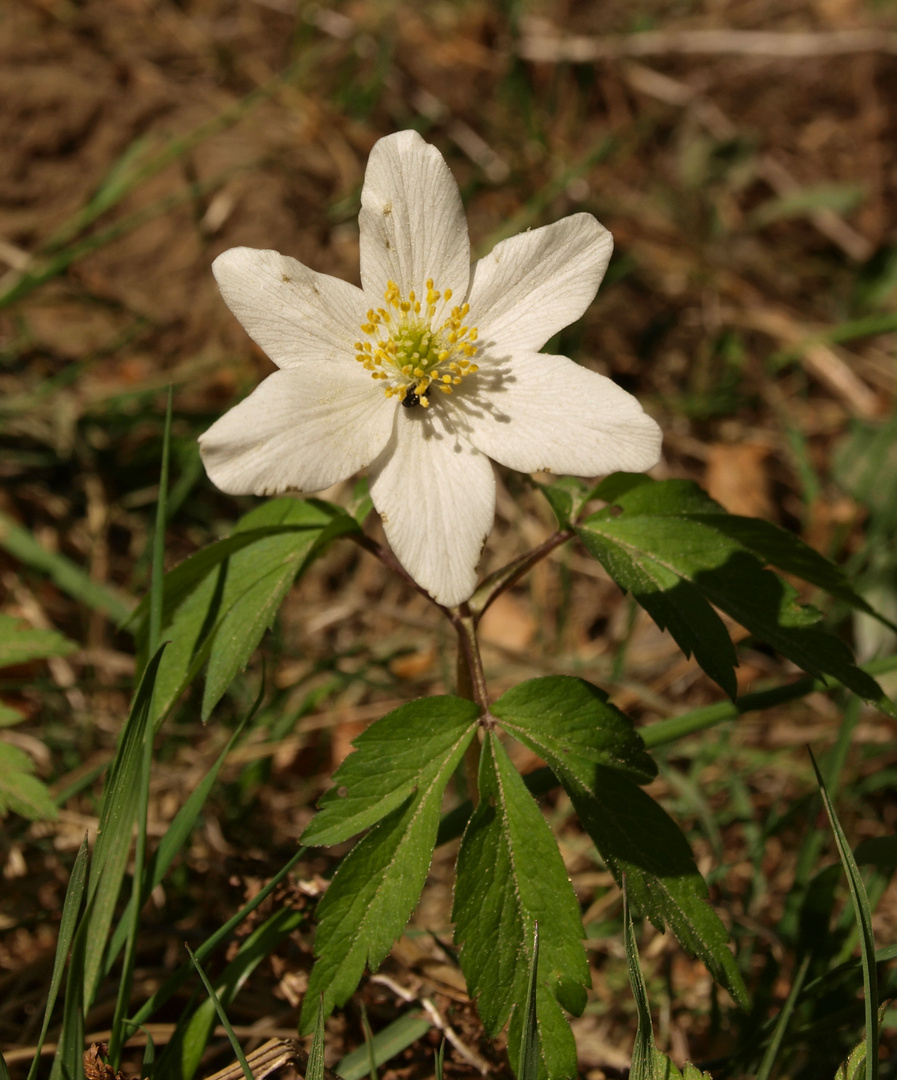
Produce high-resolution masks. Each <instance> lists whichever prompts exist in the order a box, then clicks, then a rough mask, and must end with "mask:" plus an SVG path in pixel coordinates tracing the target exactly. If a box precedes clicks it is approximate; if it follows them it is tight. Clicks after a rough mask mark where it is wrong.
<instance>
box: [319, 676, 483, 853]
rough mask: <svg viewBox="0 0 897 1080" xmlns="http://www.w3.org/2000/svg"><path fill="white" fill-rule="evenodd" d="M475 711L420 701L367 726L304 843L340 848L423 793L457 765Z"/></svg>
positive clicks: (458, 701)
mask: <svg viewBox="0 0 897 1080" xmlns="http://www.w3.org/2000/svg"><path fill="white" fill-rule="evenodd" d="M479 711H480V710H479V708H478V707H477V706H476V705H474V703H473V702H472V701H466V700H465V699H463V698H456V697H433V698H422V699H421V700H419V701H411V702H409V703H408V704H407V705H401V706H400V707H399V708H398V709H396V710H394V711H393V712H391V713H389V714H388V715H387V716H384V717H383V719H382V720H378V721H377V722H376V723H374V724H372V725H371V726H370V727H369V728H368V729H367V731H365V732H364V733H363V734H361V735H359V737H358V738H357V739H356V740H355V741H354V743H353V744H352V745H353V746H355V747H356V748H357V749H356V750H355V753H354V754H350V755H349V756H348V757H347V758H346V760H345V761H344V762H343V763H342V765H340V767H339V768H338V769H337V770H336V772H335V773H334V774H333V784H334V786H333V787H332V788H330V789H329V790H328V791H326V792H325V793H324V795H323V797H322V798H321V800H320V803H319V805H320V807H321V810H320V812H319V813H318V814H317V815H316V816H315V817H314V818H313V819H312V821H311V822H310V824H309V825H308V828H307V829H306V830H305V832H304V833H303V834H302V840H301V842H302V843H303V844H315V845H320V844H339V843H341V842H342V841H344V840H348V839H349V838H350V837H352V836H355V835H356V834H357V833H360V832H361V831H362V830H363V829H367V828H369V827H370V826H371V825H373V824H375V823H376V822H377V821H379V820H380V819H381V818H383V817H385V816H386V815H387V814H388V813H390V812H391V811H392V810H395V809H396V807H398V806H401V805H402V803H404V802H405V800H406V799H407V798H408V796H409V795H410V794H411V793H412V792H413V791H415V790H417V789H418V788H421V787H423V788H428V787H429V786H430V784H432V783H433V782H434V781H435V780H436V779H437V777H439V776H441V775H442V774H443V773H444V771H445V768H446V763H447V762H448V761H458V760H460V757H461V755H462V754H463V753H464V750H465V749H466V747H467V744H468V743H469V742H470V740H471V738H472V737H473V733H474V730H475V728H476V721H477V717H478V716H479Z"/></svg>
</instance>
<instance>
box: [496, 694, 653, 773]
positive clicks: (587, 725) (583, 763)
mask: <svg viewBox="0 0 897 1080" xmlns="http://www.w3.org/2000/svg"><path fill="white" fill-rule="evenodd" d="M490 712H491V713H492V715H493V716H495V717H497V718H498V719H499V720H500V721H501V724H502V727H503V728H504V729H505V730H506V731H508V732H510V733H511V734H512V735H514V737H515V738H517V739H519V740H520V741H521V742H522V743H524V744H525V745H526V746H528V747H529V748H530V749H531V750H533V751H534V752H535V753H536V754H538V755H539V757H541V758H543V759H544V760H545V761H546V762H547V763H548V764H549V765H550V766H551V767H552V769H554V770H555V772H558V770H559V769H561V768H563V769H566V770H567V771H568V772H570V773H571V774H572V775H574V776H576V777H578V778H579V780H580V783H581V784H582V785H583V786H584V787H588V785H589V783H590V782H591V781H592V779H593V777H594V768H593V767H594V766H595V765H606V766H608V767H609V768H612V769H618V770H619V771H620V772H623V773H625V774H626V775H627V776H629V777H631V778H632V779H633V780H635V781H636V782H637V783H641V784H647V783H650V781H651V780H653V779H654V777H655V776H657V766H656V765H655V764H654V759H653V758H652V757H651V755H650V754H649V753H648V751H647V750H646V749H645V744H644V742H642V738H641V736H640V735H639V733H638V732H637V731H636V730H635V728H634V727H633V726H632V721H631V720H630V719H629V717H628V716H626V715H624V714H623V713H621V712H620V710H619V709H617V708H616V707H615V706H614V705H611V704H609V703H608V700H607V694H606V693H605V692H604V691H603V690H601V689H599V687H597V686H593V685H592V684H591V683H588V682H586V681H585V679H577V678H573V677H571V676H567V675H548V676H545V677H544V678H540V679H530V680H528V681H527V682H524V683H520V684H518V685H517V686H514V687H512V688H511V689H510V690H507V691H506V692H505V693H504V694H502V696H501V697H500V698H499V699H498V701H496V702H494V704H493V705H492V706H491V707H490Z"/></svg>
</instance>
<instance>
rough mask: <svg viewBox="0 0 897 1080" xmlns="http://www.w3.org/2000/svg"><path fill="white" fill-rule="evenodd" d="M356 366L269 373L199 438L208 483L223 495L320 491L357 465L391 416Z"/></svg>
mask: <svg viewBox="0 0 897 1080" xmlns="http://www.w3.org/2000/svg"><path fill="white" fill-rule="evenodd" d="M396 407H397V406H396V403H395V401H389V400H387V399H386V398H385V397H384V396H383V393H382V391H381V390H380V389H379V388H378V387H376V386H374V385H373V383H372V382H371V379H370V377H369V375H368V373H367V372H366V371H364V370H363V369H362V368H361V367H360V365H359V366H358V374H357V375H356V373H355V371H354V370H353V369H352V368H348V371H346V370H345V369H344V367H343V365H334V364H333V363H326V362H321V361H309V362H308V363H305V364H303V365H302V367H301V368H299V369H296V368H290V369H287V370H284V371H275V372H274V374H273V375H269V376H268V378H267V379H265V380H264V382H262V383H261V384H260V385H259V386H258V387H257V388H256V389H255V390H254V391H253V392H252V393H251V394H250V395H249V397H248V398H246V399H245V400H243V401H241V402H240V404H239V405H236V406H235V407H234V408H233V409H231V410H230V411H229V412H227V413H225V414H224V416H222V417H221V419H220V420H217V421H216V422H215V423H214V424H213V425H212V426H211V427H210V428H209V430H208V431H207V432H205V434H204V435H201V436H200V438H199V448H200V453H201V455H202V460H203V464H204V465H205V467H206V472H207V473H208V474H209V477H210V478H211V480H212V483H213V484H215V486H216V487H218V488H220V489H221V490H222V491H226V492H228V494H230V495H274V494H276V493H277V492H281V491H288V490H296V491H322V490H323V489H324V488H326V487H330V485H331V484H335V483H336V482H337V481H338V480H345V479H346V478H347V477H349V476H351V475H352V474H353V473H356V472H358V470H359V469H362V468H364V466H366V465H368V464H369V463H370V462H371V461H373V460H374V458H375V457H376V456H377V455H378V454H379V453H380V451H381V450H382V449H383V447H384V445H385V444H386V442H387V440H388V439H389V436H390V432H391V431H392V425H393V419H394V417H395V412H396Z"/></svg>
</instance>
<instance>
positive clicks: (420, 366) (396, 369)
mask: <svg viewBox="0 0 897 1080" xmlns="http://www.w3.org/2000/svg"><path fill="white" fill-rule="evenodd" d="M383 296H384V301H385V306H384V307H380V308H377V309H376V310H375V309H374V308H370V309H369V310H368V312H367V315H366V321H365V322H364V323H362V325H361V332H362V335H363V337H364V338H366V339H368V340H361V341H356V342H355V358H356V360H358V362H359V363H360V364H362V366H363V367H364V368H365V370H366V371H369V372H370V373H371V377H372V378H373V379H376V380H380V381H383V382H384V383H385V384H386V385H385V386H384V387H383V392H384V394H385V395H386V397H389V398H398V399H399V400H400V401H402V402H404V403H405V404H406V405H409V404H411V403H410V402H409V400H408V395H409V394H413V395H414V397H413V399H412V400H413V402H414V404H415V405H416V404H418V403H420V404H421V405H423V406H424V408H426V407H428V406H429V405H430V404H431V400H432V396H433V388H434V387H435V388H436V389H438V390H441V391H442V393H444V394H450V393H451V392H452V387H453V386H457V385H459V384H460V382H461V381H462V379H463V378H464V376H465V375H468V374H470V373H471V372H472V371H476V370H477V369H476V365H472V364H471V363H470V360H469V359H468V358H469V357H472V356H476V354H477V351H478V350H477V347H476V346H475V345H474V344H473V342H474V341H475V340H476V336H477V331H476V327H469V326H466V325H464V317H465V316H466V315H467V314H468V312H469V311H470V305H469V304H461V305H460V306H458V305H456V306H455V307H453V308H451V313H450V314H449V315H448V316H446V314H445V313H444V312H445V309H444V308H443V314H442V315H441V316H437V309H438V307H439V305H440V302H442V303H443V304H446V303H447V302H448V301H449V300H451V298H452V290H451V289H446V290H445V292H444V293H441V292H440V291H439V290H438V289H437V288H436V286H435V283H434V281H433V279H432V278H427V281H426V294H425V298H424V295H422V293H421V291H420V290H413V289H412V290H409V292H408V293H407V294H406V295H402V291H401V290H400V288H399V286H398V285H397V284H396V282H395V281H392V280H389V281H388V282H387V283H386V288H385V290H384V293H383ZM438 318H441V322H438V321H437V319H438Z"/></svg>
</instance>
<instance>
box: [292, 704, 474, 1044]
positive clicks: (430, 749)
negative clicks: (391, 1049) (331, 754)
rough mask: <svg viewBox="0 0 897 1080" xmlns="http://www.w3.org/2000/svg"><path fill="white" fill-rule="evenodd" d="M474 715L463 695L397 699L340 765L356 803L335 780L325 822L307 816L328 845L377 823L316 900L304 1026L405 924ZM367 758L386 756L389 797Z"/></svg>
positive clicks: (341, 995) (342, 996)
mask: <svg viewBox="0 0 897 1080" xmlns="http://www.w3.org/2000/svg"><path fill="white" fill-rule="evenodd" d="M441 710H444V711H443V712H442V714H441V715H442V719H443V721H444V722H445V724H446V726H447V728H448V729H449V730H448V734H447V736H446V737H442V735H441V733H440V732H439V731H438V726H439V722H440V711H441ZM477 712H478V710H477V709H476V706H474V705H472V703H471V702H465V701H462V700H461V699H459V698H442V699H439V698H437V699H433V700H431V701H429V702H415V703H412V704H410V705H408V706H403V707H402V708H400V709H397V710H396V711H395V712H394V713H391V714H390V715H389V716H386V717H384V718H383V719H382V720H380V721H378V722H377V723H376V724H373V725H372V726H371V728H370V729H369V730H368V731H367V732H365V734H364V736H362V737H361V738H359V740H358V744H359V749H358V750H357V751H356V752H355V754H352V755H350V756H349V757H348V758H347V759H346V763H345V765H344V766H341V768H340V770H338V773H337V778H339V776H340V775H343V776H348V777H349V784H350V785H351V789H350V790H351V794H352V801H351V803H350V804H349V805H348V809H347V810H346V811H345V812H344V811H343V810H342V807H341V805H340V803H341V797H340V795H339V791H340V790H341V787H338V788H336V789H334V791H333V793H328V796H329V801H327V805H326V806H325V809H324V810H323V811H322V812H321V814H320V817H321V818H322V820H323V824H322V825H321V826H320V828H318V829H315V828H313V826H314V822H312V826H310V827H309V828H310V830H311V835H312V836H313V837H315V839H314V841H313V842H314V843H323V842H327V843H334V842H335V840H334V839H333V838H334V837H345V836H352V835H353V834H354V833H355V832H357V831H358V829H359V828H363V827H364V824H361V825H359V822H362V823H365V822H369V821H377V824H376V825H374V827H373V828H372V829H371V831H370V832H369V833H368V834H367V835H366V836H365V837H363V838H362V840H360V841H359V842H358V843H357V844H356V845H355V847H354V848H353V849H352V850H351V851H350V852H349V854H348V855H347V856H346V858H345V859H344V860H343V862H342V863H341V864H340V867H339V869H338V870H337V872H336V874H334V877H333V880H332V881H331V883H330V887H329V888H328V889H327V892H326V893H325V894H324V897H323V899H322V900H321V902H320V903H319V904H318V913H317V914H318V929H317V933H316V935H315V955H316V956H317V957H318V961H317V963H316V964H315V966H314V968H313V969H312V973H311V979H310V980H309V985H308V992H307V994H306V996H305V1001H304V1002H303V1008H302V1019H301V1027H302V1030H303V1031H306V1032H307V1031H309V1030H310V1029H311V1027H312V1025H313V1024H314V1019H315V1014H314V1009H315V1007H316V1003H317V1000H318V996H319V995H320V994H323V996H324V1012H325V1015H329V1014H330V1012H331V1011H332V1010H333V1008H334V1006H335V1005H342V1004H343V1003H344V1002H345V1001H346V1000H347V999H348V997H349V995H350V994H351V993H352V992H353V991H354V989H355V987H356V986H357V985H358V981H359V979H360V978H361V976H362V973H363V972H364V969H365V966H367V967H369V968H370V969H371V970H372V971H374V970H376V968H377V967H379V965H380V963H381V962H382V961H383V959H384V957H385V956H386V954H387V953H388V952H389V950H390V949H391V948H392V944H393V942H394V941H395V939H396V938H397V937H398V936H399V934H401V933H402V931H403V930H404V929H405V925H406V923H407V922H408V919H409V918H410V916H411V913H412V911H413V910H414V906H415V904H416V903H417V901H418V898H419V897H420V893H421V889H422V888H423V886H424V881H425V880H426V877H427V871H428V869H429V867H430V859H431V857H432V854H433V847H434V845H435V843H436V831H437V829H438V827H439V818H440V808H441V803H442V795H443V792H444V791H445V786H446V784H447V783H448V780H449V777H450V776H451V775H452V773H453V772H454V771H455V769H456V767H457V766H458V764H459V762H460V761H461V759H462V757H463V756H464V751H465V750H466V748H467V746H468V744H469V742H470V740H471V739H472V738H473V735H474V732H475V730H476V715H477ZM415 715H417V716H421V720H420V727H421V736H420V737H419V738H418V737H416V736H417V733H416V732H415V725H414V724H413V723H412V720H413V718H414V717H415ZM389 747H392V748H393V752H394V753H395V754H396V755H397V756H398V757H399V759H400V761H399V768H398V769H397V770H395V771H392V772H391V771H390V769H389V758H388V748H389ZM434 753H438V754H439V755H440V756H438V757H434V756H433V755H434ZM415 755H416V756H417V769H416V773H415V771H414V757H415ZM359 757H360V758H361V761H360V764H359V760H358V759H359ZM353 758H355V759H356V760H355V761H354V762H353ZM366 762H373V763H382V767H383V768H384V769H385V770H386V777H387V780H386V785H387V791H386V794H385V796H381V794H380V792H379V791H378V787H379V786H382V785H378V783H377V781H378V780H380V779H381V777H374V778H373V782H371V779H370V778H369V777H367V776H366V775H365V769H366ZM343 770H345V771H343ZM397 792H398V793H399V794H401V793H402V792H407V794H406V795H405V797H404V800H403V801H402V802H401V803H400V804H399V805H395V800H396V798H397V797H398V794H397ZM366 796H369V797H370V799H371V800H372V801H371V804H370V805H371V807H372V809H370V810H366V808H365V805H364V800H365V797H366ZM346 797H347V798H348V796H346ZM325 800H327V796H325ZM378 819H379V820H378ZM315 820H317V819H315ZM322 838H323V839H322ZM307 842H308V841H307V840H306V839H304V838H303V843H307Z"/></svg>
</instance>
